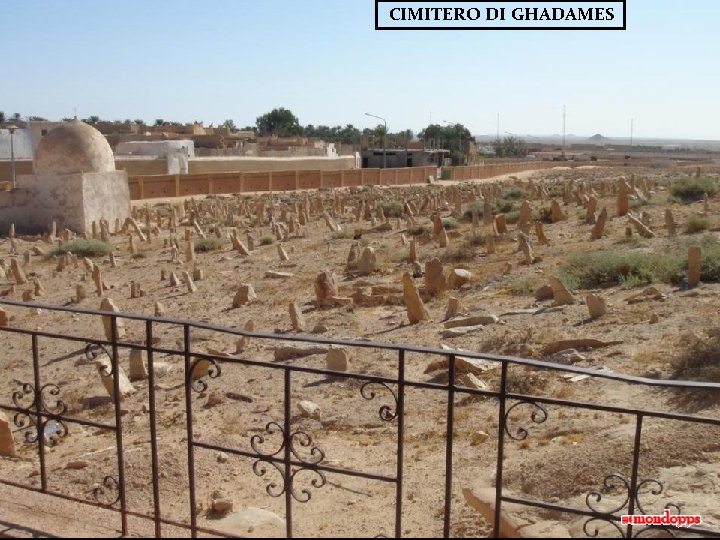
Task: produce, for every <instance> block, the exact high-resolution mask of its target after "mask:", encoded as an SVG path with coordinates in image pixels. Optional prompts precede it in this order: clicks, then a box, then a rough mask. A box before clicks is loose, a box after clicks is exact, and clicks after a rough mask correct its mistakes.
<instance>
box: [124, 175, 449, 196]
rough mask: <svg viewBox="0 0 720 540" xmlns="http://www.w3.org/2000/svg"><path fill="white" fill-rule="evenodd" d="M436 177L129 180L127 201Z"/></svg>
mask: <svg viewBox="0 0 720 540" xmlns="http://www.w3.org/2000/svg"><path fill="white" fill-rule="evenodd" d="M436 175H437V168H435V167H412V168H404V169H382V170H381V169H352V170H338V171H332V170H329V171H324V170H299V169H294V170H289V171H253V172H233V173H213V174H188V175H179V174H178V175H150V176H132V177H130V178H129V180H128V182H129V185H130V198H131V199H133V200H138V199H155V198H166V197H186V196H191V195H210V194H227V193H243V192H256V191H294V190H297V189H320V188H340V187H351V186H367V185H380V184H383V185H402V184H421V183H424V182H425V181H426V180H427V177H428V176H436Z"/></svg>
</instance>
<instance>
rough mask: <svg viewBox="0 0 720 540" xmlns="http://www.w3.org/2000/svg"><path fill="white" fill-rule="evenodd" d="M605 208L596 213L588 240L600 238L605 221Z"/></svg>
mask: <svg viewBox="0 0 720 540" xmlns="http://www.w3.org/2000/svg"><path fill="white" fill-rule="evenodd" d="M607 215H608V214H607V208H604V207H603V209H602V211H601V212H600V214H598V217H597V220H596V221H595V225H594V226H593V230H592V233H591V234H590V240H600V239H601V238H602V236H603V233H604V232H605V222H606V221H607Z"/></svg>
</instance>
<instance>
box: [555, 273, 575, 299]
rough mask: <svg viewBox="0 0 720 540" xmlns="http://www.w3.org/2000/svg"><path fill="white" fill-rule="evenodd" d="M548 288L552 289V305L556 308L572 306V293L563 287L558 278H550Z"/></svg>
mask: <svg viewBox="0 0 720 540" xmlns="http://www.w3.org/2000/svg"><path fill="white" fill-rule="evenodd" d="M549 279H550V287H552V291H553V298H555V303H554V305H556V306H565V305H572V304H574V303H575V297H574V296H573V295H572V293H571V292H570V291H569V290H567V288H566V287H565V285H563V283H562V281H560V280H559V279H558V278H556V277H554V276H551V277H550V278H549Z"/></svg>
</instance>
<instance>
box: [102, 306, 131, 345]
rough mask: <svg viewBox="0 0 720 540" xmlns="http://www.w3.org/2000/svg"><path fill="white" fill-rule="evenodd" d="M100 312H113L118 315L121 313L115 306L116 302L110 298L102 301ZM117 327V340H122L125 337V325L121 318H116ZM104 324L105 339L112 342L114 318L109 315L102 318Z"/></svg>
mask: <svg viewBox="0 0 720 540" xmlns="http://www.w3.org/2000/svg"><path fill="white" fill-rule="evenodd" d="M100 310H101V311H113V312H116V313H119V312H120V309H119V308H118V307H117V306H116V305H115V302H113V301H112V299H110V298H107V297H105V298H103V299H102V300H101V301H100ZM115 321H116V322H115V326H116V328H117V338H118V339H122V338H124V337H125V323H124V321H123V320H122V319H121V318H119V317H115ZM102 323H103V329H104V330H105V339H107V340H112V317H110V316H108V315H103V316H102Z"/></svg>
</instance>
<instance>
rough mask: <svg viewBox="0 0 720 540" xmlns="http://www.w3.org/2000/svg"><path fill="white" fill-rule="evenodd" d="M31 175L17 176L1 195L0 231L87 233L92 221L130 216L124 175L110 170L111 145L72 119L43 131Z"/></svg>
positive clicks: (123, 219) (125, 174)
mask: <svg viewBox="0 0 720 540" xmlns="http://www.w3.org/2000/svg"><path fill="white" fill-rule="evenodd" d="M33 168H34V172H35V174H34V175H24V176H18V178H17V186H16V188H15V189H14V190H12V191H9V192H2V193H0V228H1V229H0V230H3V231H5V230H7V227H9V226H10V223H15V228H16V230H17V231H19V232H25V233H31V234H32V233H41V232H46V231H49V230H50V228H51V226H52V222H53V221H54V222H55V223H56V224H57V227H58V230H60V229H63V228H66V229H70V230H72V231H75V232H77V233H84V232H89V231H90V230H91V229H92V223H93V221H94V222H96V223H98V224H99V222H100V220H101V219H105V220H107V221H108V223H111V224H112V223H113V222H114V221H115V220H116V219H118V220H120V223H121V224H122V223H124V221H125V219H127V218H128V217H129V216H130V191H129V188H128V179H127V173H126V172H125V171H116V170H115V158H114V156H113V152H112V149H111V148H110V145H109V144H108V142H107V140H106V139H105V137H103V135H102V134H101V133H100V132H99V131H98V130H96V129H95V128H93V127H91V126H89V125H87V124H85V123H83V122H80V121H78V120H74V121H72V122H68V123H66V124H63V125H61V126H60V127H57V128H55V129H53V130H51V131H50V132H48V134H47V135H45V136H44V137H43V138H42V140H41V141H40V144H39V145H38V147H37V150H36V151H35V156H34V161H33Z"/></svg>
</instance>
